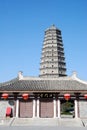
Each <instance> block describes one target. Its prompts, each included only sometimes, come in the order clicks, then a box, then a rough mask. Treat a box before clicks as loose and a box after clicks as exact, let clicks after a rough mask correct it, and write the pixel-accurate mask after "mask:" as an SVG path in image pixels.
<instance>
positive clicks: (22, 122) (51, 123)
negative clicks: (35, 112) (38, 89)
mask: <svg viewBox="0 0 87 130" xmlns="http://www.w3.org/2000/svg"><path fill="white" fill-rule="evenodd" d="M0 126H11V127H14V126H29V127H32V126H33V127H35V126H36V127H37V126H42V127H45V126H46V127H81V128H84V127H87V119H83V120H81V119H75V118H72V119H71V118H61V119H58V118H54V119H52V118H45V119H44V118H38V119H37V118H32V119H30V118H4V119H0Z"/></svg>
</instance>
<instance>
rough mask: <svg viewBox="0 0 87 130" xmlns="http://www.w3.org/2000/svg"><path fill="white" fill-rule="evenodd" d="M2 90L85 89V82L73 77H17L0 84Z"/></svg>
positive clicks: (46, 90) (56, 90) (52, 90)
mask: <svg viewBox="0 0 87 130" xmlns="http://www.w3.org/2000/svg"><path fill="white" fill-rule="evenodd" d="M3 91H5V92H6V91H8V92H10V91H12V92H19V91H31V92H41V91H43V92H59V91H87V84H85V83H82V82H80V81H77V80H75V79H66V78H65V79H62V78H60V79H58V80H57V79H55V80H52V79H46V80H45V79H44V78H43V79H41V78H37V79H35V78H33V79H27V80H24V79H23V80H22V79H21V80H19V79H18V78H16V79H14V80H11V81H9V82H6V83H4V84H0V92H3Z"/></svg>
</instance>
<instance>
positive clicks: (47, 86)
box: [0, 25, 87, 118]
mask: <svg viewBox="0 0 87 130" xmlns="http://www.w3.org/2000/svg"><path fill="white" fill-rule="evenodd" d="M67 114H68V115H70V116H71V117H72V118H87V82H86V81H83V80H80V79H79V78H77V75H76V72H74V73H73V74H72V75H71V76H67V74H66V63H65V56H64V47H63V40H62V34H61V31H60V30H59V29H57V28H56V27H55V26H54V25H53V26H51V27H50V28H48V29H47V30H46V31H45V37H44V42H43V48H42V56H41V63H40V75H39V76H38V77H29V76H28V77H26V76H23V73H22V72H19V73H18V76H17V78H15V79H13V80H10V81H8V82H5V83H0V117H7V116H10V117H15V118H62V117H63V116H65V115H67Z"/></svg>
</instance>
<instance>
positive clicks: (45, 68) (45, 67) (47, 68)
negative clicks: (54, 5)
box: [40, 25, 66, 78]
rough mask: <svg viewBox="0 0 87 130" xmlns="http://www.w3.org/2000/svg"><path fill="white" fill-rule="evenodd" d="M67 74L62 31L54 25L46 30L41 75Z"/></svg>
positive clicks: (58, 75) (57, 75) (55, 75)
mask: <svg viewBox="0 0 87 130" xmlns="http://www.w3.org/2000/svg"><path fill="white" fill-rule="evenodd" d="M61 76H66V63H65V56H64V47H63V40H62V35H61V31H60V30H59V29H57V28H56V27H55V26H54V25H52V26H51V27H50V28H48V29H47V30H46V31H45V37H44V42H43V48H42V57H41V64H40V77H54V78H55V77H61Z"/></svg>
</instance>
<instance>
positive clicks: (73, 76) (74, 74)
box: [72, 71, 77, 79]
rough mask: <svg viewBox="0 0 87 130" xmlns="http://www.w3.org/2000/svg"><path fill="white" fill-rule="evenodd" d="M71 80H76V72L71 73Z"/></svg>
mask: <svg viewBox="0 0 87 130" xmlns="http://www.w3.org/2000/svg"><path fill="white" fill-rule="evenodd" d="M72 78H73V79H76V78H77V72H76V71H73V73H72Z"/></svg>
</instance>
